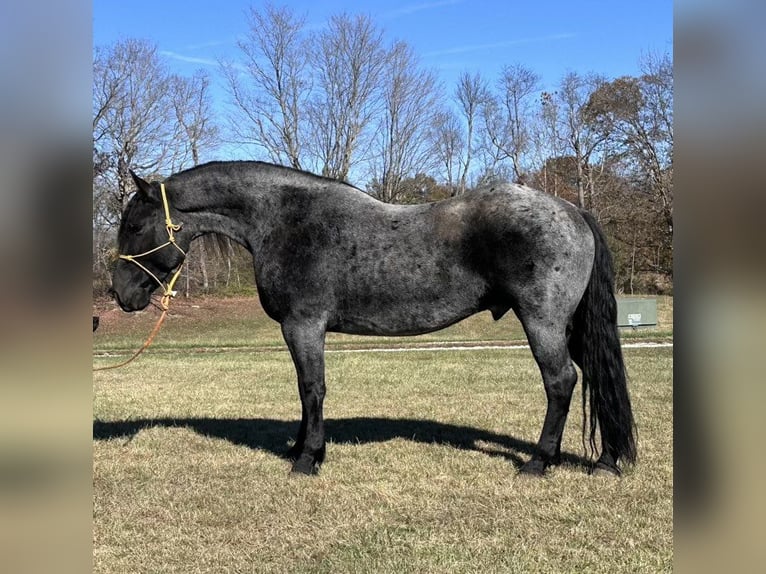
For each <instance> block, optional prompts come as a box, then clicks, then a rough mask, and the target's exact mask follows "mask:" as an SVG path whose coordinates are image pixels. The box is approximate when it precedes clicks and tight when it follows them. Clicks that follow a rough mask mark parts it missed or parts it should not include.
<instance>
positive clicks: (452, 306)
mask: <svg viewBox="0 0 766 574" xmlns="http://www.w3.org/2000/svg"><path fill="white" fill-rule="evenodd" d="M483 308H484V307H483V306H482V304H481V301H480V299H479V298H477V297H465V296H455V297H443V298H436V299H433V300H423V299H418V300H412V299H410V300H406V299H405V298H401V299H398V300H377V301H359V302H358V303H357V304H356V305H353V304H352V305H349V304H346V305H343V306H341V307H340V308H339V310H338V313H337V317H336V321H334V322H333V324H331V325H330V326H329V329H328V330H330V331H334V332H338V333H348V334H352V335H387V336H401V335H422V334H423V333H430V332H432V331H438V330H439V329H444V328H445V327H449V326H450V325H453V324H454V323H457V322H458V321H460V320H462V319H465V318H466V317H468V316H470V315H473V314H474V313H477V312H479V311H481V310H482V309H483Z"/></svg>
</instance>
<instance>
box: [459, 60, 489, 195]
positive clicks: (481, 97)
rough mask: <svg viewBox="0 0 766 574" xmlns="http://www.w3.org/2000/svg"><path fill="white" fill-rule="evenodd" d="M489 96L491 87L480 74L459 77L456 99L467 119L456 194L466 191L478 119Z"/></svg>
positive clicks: (464, 74)
mask: <svg viewBox="0 0 766 574" xmlns="http://www.w3.org/2000/svg"><path fill="white" fill-rule="evenodd" d="M488 98H489V88H488V86H487V82H486V81H485V80H484V79H483V78H482V77H481V75H480V74H478V73H477V74H473V75H471V74H470V73H468V72H463V73H462V74H461V75H460V77H459V78H458V84H457V88H456V90H455V101H456V102H457V104H458V107H459V109H460V112H461V114H462V115H463V119H464V121H465V136H464V140H463V141H464V150H463V153H462V155H461V157H460V163H459V177H458V184H457V189H455V192H454V194H455V195H460V194H462V193H465V190H466V188H467V182H468V174H469V172H470V170H471V167H472V166H471V162H472V160H473V156H474V153H475V152H476V151H477V149H476V148H477V143H476V140H477V135H476V128H477V120H478V118H479V111H480V110H481V107H482V105H484V104H485V103H486V102H487V99H488Z"/></svg>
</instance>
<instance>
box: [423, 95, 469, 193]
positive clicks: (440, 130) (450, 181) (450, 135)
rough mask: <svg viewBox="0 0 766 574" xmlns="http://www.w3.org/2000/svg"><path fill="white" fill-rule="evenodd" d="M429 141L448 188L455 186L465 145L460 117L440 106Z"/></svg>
mask: <svg viewBox="0 0 766 574" xmlns="http://www.w3.org/2000/svg"><path fill="white" fill-rule="evenodd" d="M428 133H429V136H428V139H429V142H430V143H431V146H432V149H433V153H434V155H435V157H436V161H437V162H438V163H439V164H440V165H441V167H442V168H443V170H444V171H443V172H442V175H443V177H444V181H445V182H446V184H447V187H449V189H451V190H453V195H454V190H455V189H456V188H457V178H458V175H457V174H458V171H459V165H460V155H461V153H462V150H463V148H464V147H465V137H464V135H463V130H462V127H461V125H460V119H459V118H458V117H457V115H456V114H455V113H454V112H453V111H452V110H451V109H449V108H442V109H440V110H439V111H437V113H436V114H435V116H434V118H433V120H432V123H431V128H430V130H429V132H428Z"/></svg>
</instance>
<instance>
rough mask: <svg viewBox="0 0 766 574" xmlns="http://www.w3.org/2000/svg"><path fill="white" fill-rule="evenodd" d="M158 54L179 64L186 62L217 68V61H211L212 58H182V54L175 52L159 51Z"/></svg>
mask: <svg viewBox="0 0 766 574" xmlns="http://www.w3.org/2000/svg"><path fill="white" fill-rule="evenodd" d="M160 54H162V55H163V56H165V57H166V58H170V59H172V60H178V61H179V62H187V63H189V64H199V65H201V66H218V61H216V60H213V59H212V58H198V57H195V56H184V55H183V54H179V53H177V52H171V51H169V50H162V51H160Z"/></svg>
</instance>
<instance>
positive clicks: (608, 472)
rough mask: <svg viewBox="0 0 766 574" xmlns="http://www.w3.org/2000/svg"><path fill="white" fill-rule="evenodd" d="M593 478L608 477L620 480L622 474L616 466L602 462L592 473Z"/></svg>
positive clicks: (597, 463) (594, 467) (596, 465)
mask: <svg viewBox="0 0 766 574" xmlns="http://www.w3.org/2000/svg"><path fill="white" fill-rule="evenodd" d="M590 473H591V475H593V476H608V477H612V478H620V477H621V476H622V472H621V471H620V469H619V468H617V467H616V466H614V465H611V464H606V463H603V462H601V461H599V462H596V464H595V465H594V466H593V469H592V470H591V471H590Z"/></svg>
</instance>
